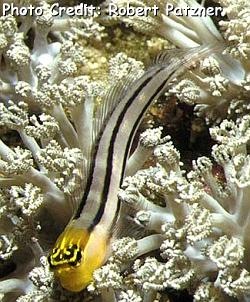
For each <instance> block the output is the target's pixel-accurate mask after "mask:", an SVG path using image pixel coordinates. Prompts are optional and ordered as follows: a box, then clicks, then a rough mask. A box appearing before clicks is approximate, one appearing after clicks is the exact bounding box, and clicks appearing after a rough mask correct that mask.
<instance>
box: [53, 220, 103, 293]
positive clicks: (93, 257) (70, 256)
mask: <svg viewBox="0 0 250 302" xmlns="http://www.w3.org/2000/svg"><path fill="white" fill-rule="evenodd" d="M107 246H108V238H107V236H105V233H104V232H103V231H102V228H101V227H99V226H97V227H96V228H94V230H93V231H91V232H89V231H88V230H85V229H79V228H76V227H74V226H73V225H72V224H70V225H69V226H68V227H67V228H66V229H65V230H64V232H63V233H62V234H61V235H60V236H59V238H58V239H57V241H56V244H55V247H54V248H53V250H52V251H51V253H50V255H49V257H48V260H49V264H50V267H51V269H52V270H53V271H54V272H55V276H56V277H57V278H58V279H59V281H60V283H61V285H62V287H64V288H65V289H67V290H69V291H72V292H79V291H81V290H83V289H84V288H85V287H86V286H88V285H89V283H90V282H91V281H92V279H93V272H94V270H95V269H97V268H99V267H100V266H101V265H102V264H103V263H104V261H105V258H106V253H107Z"/></svg>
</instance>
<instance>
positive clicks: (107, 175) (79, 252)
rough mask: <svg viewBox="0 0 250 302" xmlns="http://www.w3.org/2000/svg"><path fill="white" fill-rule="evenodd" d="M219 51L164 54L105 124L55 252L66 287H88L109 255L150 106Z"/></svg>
mask: <svg viewBox="0 0 250 302" xmlns="http://www.w3.org/2000/svg"><path fill="white" fill-rule="evenodd" d="M217 47H218V46H217ZM220 48H221V47H219V49H220ZM214 51H215V48H213V47H212V48H199V49H198V50H192V51H191V52H187V53H186V55H185V56H182V58H181V59H176V60H172V62H171V63H170V64H167V63H166V62H165V61H164V60H162V61H161V62H160V63H158V64H157V65H156V66H154V67H152V68H151V69H149V70H148V71H147V72H145V74H144V75H143V76H142V77H141V78H140V79H139V80H137V81H136V82H135V83H134V84H133V85H132V86H130V87H129V89H127V90H126V94H125V96H124V97H123V98H122V99H121V100H120V102H119V103H118V104H117V106H116V108H115V110H114V111H113V113H112V114H111V116H110V118H109V120H108V122H107V123H105V125H104V126H103V127H104V128H103V129H102V133H101V135H100V138H99V141H98V145H97V146H96V150H95V153H94V156H93V161H92V166H91V169H90V173H89V178H88V181H87V184H86V189H85V192H84V196H83V198H82V201H81V203H80V205H79V208H78V210H77V212H76V214H75V216H74V218H73V219H72V221H71V222H70V223H69V225H68V226H67V227H66V229H65V231H64V232H63V233H62V234H61V235H60V236H59V238H58V240H57V242H56V244H55V247H54V249H53V250H52V252H51V254H50V256H49V263H50V266H51V268H52V269H53V270H54V271H55V274H56V276H57V277H58V278H59V280H60V282H61V284H62V286H63V287H64V288H65V289H67V290H70V291H75V292H78V291H81V290H82V289H84V288H85V287H86V286H87V285H88V284H89V283H90V282H91V280H92V276H93V272H94V270H95V269H96V268H98V267H100V266H101V265H102V264H103V263H104V261H105V259H106V256H107V250H108V247H109V242H110V236H111V234H112V228H113V227H114V224H115V222H116V221H117V218H118V214H119V208H120V203H119V200H118V198H117V194H118V190H119V188H120V186H121V183H122V180H123V177H124V173H125V167H126V162H127V159H128V156H129V152H130V147H131V143H132V141H133V137H134V135H135V133H136V130H137V128H138V126H139V125H140V122H141V120H142V118H143V116H144V114H145V112H146V111H147V109H148V107H149V106H150V105H151V104H152V102H153V101H154V100H155V99H157V98H158V97H159V96H160V95H161V94H162V93H163V92H164V91H165V90H166V87H167V85H168V83H169V81H171V80H172V79H173V78H174V77H175V76H176V74H177V73H179V72H181V71H183V70H184V68H185V66H188V65H189V64H190V63H191V64H192V63H193V62H194V61H196V60H197V59H200V58H201V57H204V56H206V55H208V54H209V53H212V52H214Z"/></svg>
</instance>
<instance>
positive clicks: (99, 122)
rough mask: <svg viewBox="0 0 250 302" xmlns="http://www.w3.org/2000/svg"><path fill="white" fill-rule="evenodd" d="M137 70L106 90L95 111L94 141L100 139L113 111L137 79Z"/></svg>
mask: <svg viewBox="0 0 250 302" xmlns="http://www.w3.org/2000/svg"><path fill="white" fill-rule="evenodd" d="M137 77H138V76H136V74H135V72H129V73H128V74H127V76H125V77H122V78H121V79H119V80H118V81H117V82H116V83H115V84H113V85H112V86H111V87H110V88H109V89H108V90H107V92H106V94H105V95H104V97H103V100H102V103H101V104H98V106H97V108H96V111H95V115H94V116H95V118H94V121H93V136H92V139H93V143H94V145H95V142H96V141H97V140H98V137H99V136H100V134H101V132H102V130H103V128H104V126H105V124H106V123H107V121H108V120H109V118H110V116H111V114H112V112H113V111H114V110H115V108H116V106H117V105H118V104H119V102H120V101H121V100H122V98H123V97H124V95H125V93H126V91H127V89H128V87H129V86H130V85H131V84H132V83H133V82H134V81H135V80H136V78H137Z"/></svg>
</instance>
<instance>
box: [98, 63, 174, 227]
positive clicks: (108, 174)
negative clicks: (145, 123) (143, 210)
mask: <svg viewBox="0 0 250 302" xmlns="http://www.w3.org/2000/svg"><path fill="white" fill-rule="evenodd" d="M163 69H164V68H160V69H158V70H157V71H156V72H155V73H154V74H153V75H152V76H151V77H149V78H147V79H146V80H145V81H144V82H143V83H142V84H141V85H140V86H139V87H138V88H137V89H136V91H135V92H134V94H133V95H132V96H131V97H130V99H129V100H128V101H127V102H126V104H125V106H124V108H123V110H122V111H121V112H120V115H119V117H118V119H117V123H116V125H115V127H114V129H113V132H112V136H111V139H110V142H111V143H110V146H109V149H108V159H107V170H106V175H105V181H104V187H103V192H102V202H101V204H100V207H99V210H98V212H97V214H96V216H95V218H94V220H93V226H95V225H96V224H97V223H98V222H99V221H100V219H101V217H102V215H103V212H104V209H105V205H106V203H107V198H108V192H109V189H110V181H111V177H112V170H113V157H114V145H115V142H116V139H117V134H118V132H119V129H120V127H121V125H122V122H123V120H124V119H125V118H126V113H127V111H128V109H129V108H130V106H131V105H132V104H133V103H134V101H135V99H136V98H137V97H138V96H139V94H140V93H142V92H143V89H144V88H145V87H146V86H147V84H148V83H149V82H150V81H151V80H152V78H153V77H155V76H156V75H157V74H158V73H160V72H161V71H162V70H163ZM171 75H172V74H170V75H169V76H171ZM168 78H169V77H168ZM168 78H167V79H165V80H164V82H163V83H162V84H161V85H160V86H157V87H155V89H156V91H155V92H154V94H153V95H152V97H151V98H149V99H148V100H147V101H146V104H145V105H144V107H143V108H142V109H141V113H140V115H139V116H138V118H137V120H136V121H135V122H133V123H131V127H132V129H131V131H130V132H129V137H128V139H127V141H128V143H127V146H126V151H125V154H124V155H125V156H124V158H123V168H122V171H121V179H120V184H121V182H122V178H123V175H124V170H125V165H126V159H127V156H128V153H129V150H130V147H131V144H132V138H133V136H134V133H135V130H136V129H137V127H138V125H139V123H140V121H141V120H142V118H143V115H144V114H145V111H146V110H147V108H148V107H149V106H150V104H151V103H152V102H153V100H154V99H155V96H156V95H157V94H158V93H159V92H160V91H161V90H162V88H163V87H164V86H165V84H166V82H167V80H168ZM136 105H138V104H136ZM118 212H119V204H118V207H117V209H116V215H117V214H118Z"/></svg>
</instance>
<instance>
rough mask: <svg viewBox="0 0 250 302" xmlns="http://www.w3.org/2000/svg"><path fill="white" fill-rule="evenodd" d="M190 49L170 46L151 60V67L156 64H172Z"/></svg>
mask: <svg viewBox="0 0 250 302" xmlns="http://www.w3.org/2000/svg"><path fill="white" fill-rule="evenodd" d="M188 51H189V49H179V48H169V49H165V50H163V51H161V52H160V53H159V54H158V55H157V56H156V57H155V58H154V59H153V60H152V62H151V64H150V67H155V66H156V65H161V66H164V65H166V64H168V65H170V64H172V63H173V62H175V61H177V60H178V59H180V58H182V57H183V55H184V54H186V53H187V52H188Z"/></svg>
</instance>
